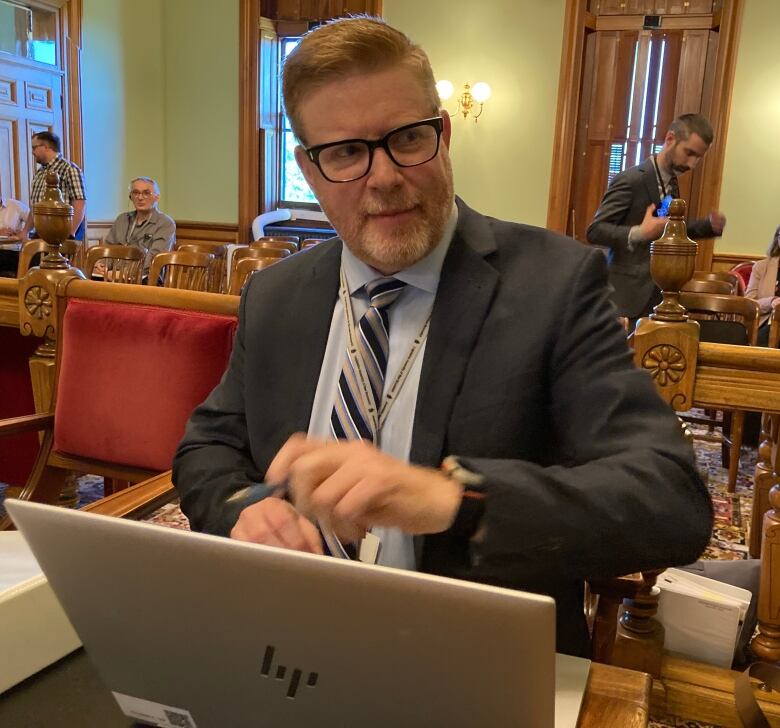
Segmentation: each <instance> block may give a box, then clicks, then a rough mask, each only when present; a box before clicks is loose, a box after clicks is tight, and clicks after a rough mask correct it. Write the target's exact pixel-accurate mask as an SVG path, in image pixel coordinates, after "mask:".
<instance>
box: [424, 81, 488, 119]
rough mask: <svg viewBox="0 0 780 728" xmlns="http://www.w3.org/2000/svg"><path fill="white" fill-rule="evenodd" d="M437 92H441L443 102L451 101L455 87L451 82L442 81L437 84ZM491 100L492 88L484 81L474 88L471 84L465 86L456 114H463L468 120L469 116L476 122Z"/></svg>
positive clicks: (440, 96)
mask: <svg viewBox="0 0 780 728" xmlns="http://www.w3.org/2000/svg"><path fill="white" fill-rule="evenodd" d="M436 90H437V91H438V92H439V98H440V99H441V100H442V101H446V100H447V99H449V98H450V97H451V96H452V94H453V92H454V91H455V87H454V86H453V85H452V83H451V82H450V81H446V80H444V79H442V80H441V81H439V82H438V83H437V84H436ZM489 98H490V86H488V85H487V84H486V83H485V82H484V81H480V82H479V83H475V84H474V85H473V86H472V85H471V84H469V83H465V84H463V91H462V93H461V94H460V96H459V97H458V108H457V109H456V111H455V113H456V114H457V113H460V114H463V118H464V119H466V118H468V117H469V116H472V117H473V118H474V122H476V121H477V119H479V117H480V116H481V115H482V107H483V105H484V103H485V102H486V101H487V100H488V99H489Z"/></svg>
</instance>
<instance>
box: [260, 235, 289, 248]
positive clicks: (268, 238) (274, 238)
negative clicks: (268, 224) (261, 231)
mask: <svg viewBox="0 0 780 728" xmlns="http://www.w3.org/2000/svg"><path fill="white" fill-rule="evenodd" d="M299 240H300V238H299V237H298V236H297V235H262V236H261V237H259V238H256V239H255V240H253V241H252V242H253V243H293V244H294V245H295V247H296V249H297V248H298V242H299Z"/></svg>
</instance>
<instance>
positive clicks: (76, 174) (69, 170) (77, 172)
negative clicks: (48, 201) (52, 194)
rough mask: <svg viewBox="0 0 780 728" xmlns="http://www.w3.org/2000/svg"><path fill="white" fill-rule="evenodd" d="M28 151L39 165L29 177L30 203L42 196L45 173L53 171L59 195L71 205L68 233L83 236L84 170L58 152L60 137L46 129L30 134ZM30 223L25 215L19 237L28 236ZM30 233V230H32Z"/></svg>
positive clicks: (85, 205) (25, 237)
mask: <svg viewBox="0 0 780 728" xmlns="http://www.w3.org/2000/svg"><path fill="white" fill-rule="evenodd" d="M31 148H32V153H33V157H35V161H36V162H38V164H39V165H40V166H39V167H38V170H37V171H36V173H35V176H34V177H33V180H32V191H31V193H30V207H33V206H34V205H35V203H36V202H40V201H41V200H42V199H43V194H44V192H46V174H47V173H48V172H56V173H57V175H58V176H59V180H60V191H61V192H62V198H63V199H64V200H65V202H66V203H67V204H69V205H72V206H73V222H72V224H71V229H70V237H71V238H75V239H76V240H84V236H85V235H84V234H85V228H86V226H85V223H84V220H85V213H86V207H87V190H86V187H85V185H84V173H83V172H82V171H81V169H80V168H79V166H78V165H77V164H74V163H73V162H71V161H69V160H67V159H65V158H64V157H63V156H62V154H60V138H59V137H58V136H57V135H56V134H52V132H50V131H40V132H38V133H37V134H33V136H32V145H31ZM32 224H33V216H32V215H30V216H29V217H28V218H27V222H26V223H25V226H24V229H23V231H22V239H23V240H27V238H28V237H29V236H30V232H31V228H32ZM32 232H33V234H34V231H32Z"/></svg>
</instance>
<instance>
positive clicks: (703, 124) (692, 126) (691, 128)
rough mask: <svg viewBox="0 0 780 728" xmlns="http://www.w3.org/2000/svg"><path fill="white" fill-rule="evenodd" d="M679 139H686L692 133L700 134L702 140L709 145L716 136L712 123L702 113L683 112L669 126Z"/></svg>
mask: <svg viewBox="0 0 780 728" xmlns="http://www.w3.org/2000/svg"><path fill="white" fill-rule="evenodd" d="M669 131H671V132H674V136H675V137H676V138H677V139H678V140H679V141H684V140H686V139H687V138H688V137H689V136H690V135H691V134H698V135H699V136H700V137H701V139H702V141H703V142H704V143H705V144H706V145H707V146H709V145H710V144H712V140H713V139H714V138H715V132H714V131H713V130H712V124H710V122H709V121H707V119H706V118H705V117H703V116H702V115H701V114H683V115H682V116H678V117H677V118H676V119H675V120H674V121H673V122H672V125H671V126H670V127H669Z"/></svg>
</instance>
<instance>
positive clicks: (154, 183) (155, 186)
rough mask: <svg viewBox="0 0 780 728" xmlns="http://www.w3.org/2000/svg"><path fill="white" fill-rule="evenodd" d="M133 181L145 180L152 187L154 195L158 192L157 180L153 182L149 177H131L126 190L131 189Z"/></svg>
mask: <svg viewBox="0 0 780 728" xmlns="http://www.w3.org/2000/svg"><path fill="white" fill-rule="evenodd" d="M133 182H146V183H147V184H150V185H151V186H152V187H153V188H154V194H155V195H159V194H160V185H158V184H157V182H155V181H154V180H153V179H152V178H151V177H133V179H131V180H130V186H129V187H128V188H127V189H128V191H129V190H132V189H133Z"/></svg>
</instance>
